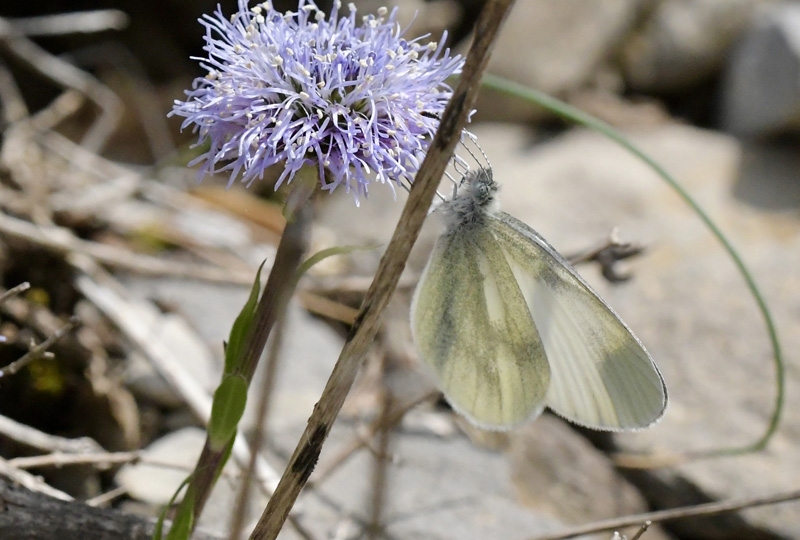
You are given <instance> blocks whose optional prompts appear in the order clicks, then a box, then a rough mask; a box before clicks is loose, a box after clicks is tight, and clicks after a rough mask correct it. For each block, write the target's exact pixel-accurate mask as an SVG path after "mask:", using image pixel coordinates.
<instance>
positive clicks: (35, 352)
mask: <svg viewBox="0 0 800 540" xmlns="http://www.w3.org/2000/svg"><path fill="white" fill-rule="evenodd" d="M77 325H78V318H77V317H74V316H73V317H71V318H70V320H69V321H67V323H66V324H64V325H63V326H62V327H61V328H59V329H58V330H56V331H55V332H54V333H53V334H52V335H51V336H50V337H48V338H47V339H45V340H44V341H42V342H41V343H40V344H38V345H35V346H33V347H31V349H30V350H29V351H28V352H27V353H25V354H24V355H23V356H22V358H20V359H19V360H15V361H14V362H11V363H10V364H8V365H7V366H5V367H4V368H2V369H0V379H2V378H3V377H7V376H9V375H14V374H15V373H17V372H18V371H19V370H21V369H22V368H24V367H25V366H27V365H28V364H30V363H31V362H33V361H34V360H36V359H37V358H41V357H43V356H45V355H46V354H47V349H49V348H50V347H52V346H53V344H54V343H55V342H57V341H58V340H60V339H61V338H63V337H64V336H65V335H67V333H69V332H70V331H71V330H72V329H73V328H75V327H76V326H77Z"/></svg>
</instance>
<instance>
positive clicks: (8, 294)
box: [0, 281, 31, 304]
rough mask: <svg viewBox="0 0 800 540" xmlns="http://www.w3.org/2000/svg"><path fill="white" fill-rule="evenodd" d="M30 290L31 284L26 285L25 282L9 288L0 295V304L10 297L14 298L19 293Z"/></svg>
mask: <svg viewBox="0 0 800 540" xmlns="http://www.w3.org/2000/svg"><path fill="white" fill-rule="evenodd" d="M30 288H31V284H30V283H28V282H27V281H23V282H22V283H20V284H19V285H15V286H14V287H11V288H10V289H8V290H7V291H5V292H4V293H2V294H0V304H2V303H3V302H5V301H6V299H8V298H11V297H12V296H16V295H18V294H20V293H24V292H25V291H27V290H28V289H30Z"/></svg>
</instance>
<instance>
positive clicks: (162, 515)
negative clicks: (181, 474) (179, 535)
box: [153, 474, 194, 540]
mask: <svg viewBox="0 0 800 540" xmlns="http://www.w3.org/2000/svg"><path fill="white" fill-rule="evenodd" d="M191 479H192V475H191V474H190V475H189V476H187V477H186V479H185V480H184V481H183V482H181V485H179V486H178V489H176V490H175V493H173V494H172V497H171V498H170V500H169V502H168V503H167V504H165V505H164V508H163V509H162V510H161V512H159V514H158V521H156V528H155V530H154V531H153V540H161V536H162V534H163V530H164V519H166V517H167V511H168V510H169V509H170V508H171V507H172V505H173V504H175V499H177V498H178V495H180V493H181V491H182V490H183V488H185V487H186V486H187V485H189V482H190V481H191ZM192 506H194V505H190V506H189V508H191V507H192ZM173 528H174V526H173ZM171 534H172V530H171V529H170V538H172V536H171ZM186 538H188V536H186Z"/></svg>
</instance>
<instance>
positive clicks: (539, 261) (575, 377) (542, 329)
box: [488, 212, 667, 430]
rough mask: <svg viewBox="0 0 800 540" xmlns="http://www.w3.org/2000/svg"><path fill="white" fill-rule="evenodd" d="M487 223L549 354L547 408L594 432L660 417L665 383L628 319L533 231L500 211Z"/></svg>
mask: <svg viewBox="0 0 800 540" xmlns="http://www.w3.org/2000/svg"><path fill="white" fill-rule="evenodd" d="M488 222H489V227H488V228H489V229H490V230H491V232H492V235H493V236H494V237H495V239H496V240H497V241H498V243H499V245H500V246H501V248H502V250H503V251H504V253H505V256H506V259H507V261H508V264H509V266H510V267H511V270H512V272H513V275H514V279H515V280H516V282H517V283H518V285H519V287H520V289H521V290H522V292H523V295H524V296H525V300H526V303H527V305H528V307H529V308H530V313H531V315H532V316H533V320H534V322H535V325H536V328H537V331H538V334H539V336H540V337H541V340H542V343H543V344H544V349H545V351H546V353H547V359H548V363H549V365H550V373H551V375H550V388H549V391H548V394H547V406H548V407H550V408H551V409H553V410H554V411H555V412H556V413H558V414H559V415H561V416H563V417H565V418H567V419H568V420H571V421H573V422H576V423H578V424H582V425H585V426H588V427H592V428H596V429H607V430H619V429H636V428H642V427H645V426H648V425H650V424H652V423H653V422H654V421H656V420H657V419H658V418H660V417H661V415H662V414H663V412H664V409H665V407H666V400H667V395H666V387H665V385H664V381H663V379H662V378H661V374H660V373H659V371H658V368H657V367H656V365H655V364H654V362H653V360H652V359H651V358H650V355H649V354H648V353H647V351H646V350H645V349H644V347H643V346H642V344H641V343H640V342H639V340H638V339H637V338H636V337H635V336H634V335H633V333H632V332H631V331H630V330H629V329H628V327H627V326H626V325H625V323H623V322H622V320H621V319H620V318H619V317H618V316H617V315H616V314H615V313H614V311H613V310H612V309H611V308H610V307H609V306H608V305H607V304H606V303H605V302H604V301H603V300H602V299H601V298H600V297H599V296H598V295H597V294H596V293H595V292H594V291H593V290H592V288H591V287H590V286H589V285H588V284H587V283H586V282H585V281H584V280H583V279H582V278H581V277H580V276H579V275H578V274H577V273H576V272H575V271H574V270H573V269H572V267H571V266H570V265H569V263H567V262H566V261H565V260H564V258H563V257H561V256H560V255H559V254H558V253H557V252H556V251H555V250H554V249H553V248H552V247H550V245H549V244H548V243H547V242H546V241H545V240H544V239H543V238H541V236H539V235H538V234H537V233H536V232H535V231H534V230H533V229H531V228H530V227H528V226H527V225H525V224H524V223H522V222H521V221H519V220H517V219H515V218H514V217H512V216H510V215H508V214H505V213H503V212H497V213H496V214H495V215H493V216H491V217H490V218H489V220H488Z"/></svg>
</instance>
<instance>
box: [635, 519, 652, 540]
mask: <svg viewBox="0 0 800 540" xmlns="http://www.w3.org/2000/svg"><path fill="white" fill-rule="evenodd" d="M652 524H653V522H652V521H645V522H644V523H642V526H641V527H639V530H638V531H636V534H634V535H633V536H631V540H639V538H641V537H642V535H643V534H644V533H646V532H647V529H649V528H650V525H652Z"/></svg>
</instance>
